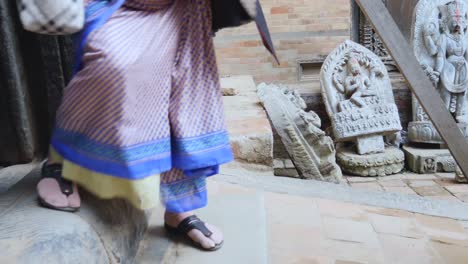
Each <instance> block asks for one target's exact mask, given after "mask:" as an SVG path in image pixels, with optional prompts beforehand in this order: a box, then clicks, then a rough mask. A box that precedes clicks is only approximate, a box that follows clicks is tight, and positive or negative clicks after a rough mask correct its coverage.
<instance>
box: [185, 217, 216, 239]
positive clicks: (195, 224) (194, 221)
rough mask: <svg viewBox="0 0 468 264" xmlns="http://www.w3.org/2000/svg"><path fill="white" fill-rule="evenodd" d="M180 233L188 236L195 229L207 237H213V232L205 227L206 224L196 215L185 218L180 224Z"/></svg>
mask: <svg viewBox="0 0 468 264" xmlns="http://www.w3.org/2000/svg"><path fill="white" fill-rule="evenodd" d="M177 229H178V230H179V232H181V233H183V234H187V233H188V232H190V231H191V230H193V229H196V230H198V231H200V232H202V234H203V235H204V236H206V237H211V236H212V235H213V232H211V231H210V230H209V229H208V228H207V227H206V225H205V223H204V222H203V221H202V220H200V218H198V217H197V216H196V215H192V216H189V217H187V218H185V219H184V220H183V221H182V222H180V224H179V225H178V226H177Z"/></svg>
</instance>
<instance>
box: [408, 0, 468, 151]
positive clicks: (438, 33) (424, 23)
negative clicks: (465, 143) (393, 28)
mask: <svg viewBox="0 0 468 264" xmlns="http://www.w3.org/2000/svg"><path fill="white" fill-rule="evenodd" d="M467 7H468V1H466V0H455V1H454V0H421V1H419V3H418V4H417V6H416V13H415V16H414V22H413V35H412V42H413V49H414V52H415V55H416V58H417V59H418V61H419V62H420V64H421V66H422V68H423V70H424V71H425V72H426V74H427V75H428V77H429V79H430V80H431V81H432V83H433V84H434V86H435V87H436V89H437V90H438V91H439V93H440V96H441V98H442V100H443V101H444V103H445V105H446V107H447V109H448V110H449V111H450V113H451V114H452V115H453V117H454V118H455V119H456V121H457V122H458V124H459V127H460V129H461V130H462V132H463V134H464V135H465V137H467V138H468V114H467V106H468V104H467V100H468V98H467V89H468V39H467V38H466V33H467V30H468V9H467ZM408 132H409V139H410V141H411V142H419V143H431V144H444V142H443V140H442V138H441V137H440V135H439V133H438V132H437V131H436V129H435V128H434V126H433V125H432V123H431V122H430V120H429V118H428V116H427V114H426V113H425V111H424V109H423V108H422V106H421V105H420V104H419V102H418V100H417V99H416V98H414V97H413V122H411V123H410V124H409V127H408Z"/></svg>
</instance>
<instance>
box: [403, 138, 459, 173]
mask: <svg viewBox="0 0 468 264" xmlns="http://www.w3.org/2000/svg"><path fill="white" fill-rule="evenodd" d="M403 150H404V151H405V156H406V163H407V165H408V169H409V170H411V171H412V172H416V173H421V174H427V173H436V172H455V171H456V169H457V163H456V162H455V160H454V159H453V157H452V155H451V154H450V151H449V150H448V149H427V148H417V147H413V146H409V145H405V146H403Z"/></svg>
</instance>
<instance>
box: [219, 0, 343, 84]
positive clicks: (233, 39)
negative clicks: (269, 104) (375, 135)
mask: <svg viewBox="0 0 468 264" xmlns="http://www.w3.org/2000/svg"><path fill="white" fill-rule="evenodd" d="M261 3H262V5H263V9H264V12H265V17H266V19H267V22H268V24H269V26H270V30H271V33H272V38H273V41H274V44H275V47H276V49H277V53H278V57H279V60H280V62H281V65H279V66H278V65H276V63H274V60H273V58H272V57H271V56H270V55H269V54H268V53H267V52H266V50H265V49H264V48H263V46H262V43H261V41H260V38H259V36H258V34H257V29H256V28H255V26H254V25H253V24H249V25H245V26H242V27H239V28H234V29H225V30H223V31H221V32H219V33H218V34H217V36H216V38H215V45H216V51H217V56H218V65H219V68H220V73H221V75H224V76H226V75H245V74H249V75H252V76H254V78H255V81H256V82H257V83H258V82H263V81H265V82H281V83H286V84H289V85H290V86H292V87H293V88H299V89H306V90H309V91H310V90H315V91H317V89H318V88H319V86H318V83H317V81H313V80H312V81H309V82H299V81H298V65H297V64H298V60H323V59H324V58H325V57H326V56H327V55H328V53H329V52H330V51H332V50H333V49H334V48H335V47H336V46H337V45H338V44H339V43H341V42H342V41H344V40H346V39H349V37H350V27H351V26H350V17H351V16H350V1H349V0H261Z"/></svg>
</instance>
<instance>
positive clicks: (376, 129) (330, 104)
mask: <svg viewBox="0 0 468 264" xmlns="http://www.w3.org/2000/svg"><path fill="white" fill-rule="evenodd" d="M320 81H321V87H322V95H323V99H324V101H325V105H326V108H327V112H328V114H329V116H330V119H331V123H332V127H333V135H334V138H335V140H336V141H337V142H352V143H354V145H350V144H344V145H345V147H343V148H342V149H340V150H338V154H337V159H338V162H339V163H340V165H341V167H342V169H343V170H344V171H345V172H348V173H353V174H357V175H361V176H378V175H387V174H393V173H398V172H400V171H401V169H402V168H403V162H404V157H403V156H404V155H403V152H402V151H401V150H399V149H398V148H396V147H394V145H399V142H400V140H401V136H400V135H399V133H400V131H401V129H402V128H401V124H400V117H399V115H398V109H397V106H396V105H395V101H394V98H393V92H392V87H391V84H390V79H389V77H388V73H387V70H386V68H385V65H384V64H383V63H382V61H381V60H380V59H379V58H378V57H377V56H376V55H375V54H374V53H372V52H371V51H370V50H368V49H366V48H364V47H363V46H361V45H359V44H357V43H354V42H352V41H345V42H344V43H343V44H341V45H340V46H339V47H337V48H336V49H335V50H334V51H333V52H332V53H330V55H329V56H328V58H327V59H326V60H325V63H324V65H323V67H322V71H321V75H320ZM390 152H391V153H390ZM356 155H357V156H356ZM357 161H359V162H357ZM377 161H378V162H377Z"/></svg>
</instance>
